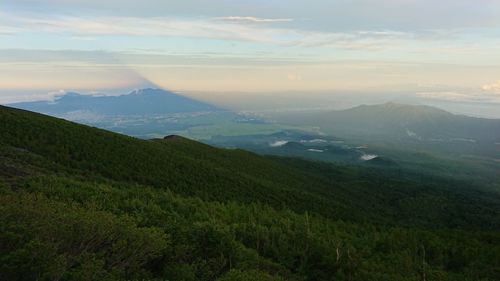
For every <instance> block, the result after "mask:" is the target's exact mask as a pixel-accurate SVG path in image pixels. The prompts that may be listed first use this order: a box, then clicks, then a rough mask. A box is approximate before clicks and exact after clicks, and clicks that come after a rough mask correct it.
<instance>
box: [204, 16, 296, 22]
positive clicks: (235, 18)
mask: <svg viewBox="0 0 500 281" xmlns="http://www.w3.org/2000/svg"><path fill="white" fill-rule="evenodd" d="M214 19H215V20H222V21H231V22H242V23H274V22H291V21H293V19H276V18H273V19H266V18H257V17H240V16H228V17H218V18H214Z"/></svg>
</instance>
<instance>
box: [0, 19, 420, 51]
mask: <svg viewBox="0 0 500 281" xmlns="http://www.w3.org/2000/svg"><path fill="white" fill-rule="evenodd" d="M291 21H293V19H289V18H258V17H253V16H246V17H240V16H228V17H219V18H195V19H193V18H189V19H188V18H177V17H152V18H144V17H118V16H106V17H102V16H101V17H80V16H67V15H59V16H51V17H46V16H44V15H37V14H34V15H25V16H22V15H8V14H6V13H0V32H1V31H2V30H13V29H14V28H15V32H16V33H23V32H26V33H33V32H38V33H47V34H60V35H68V34H69V35H70V36H71V38H74V39H77V38H85V39H87V38H92V39H95V37H96V36H134V37H135V36H155V37H190V38H206V39H207V38H208V39H216V40H232V41H250V42H258V43H265V44H274V45H279V46H302V47H332V48H339V49H350V50H361V49H362V50H378V49H381V48H389V47H390V48H395V47H397V46H399V45H401V43H402V41H404V40H412V35H411V34H409V33H403V32H397V31H392V30H373V31H370V30H368V31H356V32H350V33H339V32H320V31H304V30H302V29H297V28H290V27H289V28H285V27H279V28H278V27H274V24H279V23H283V22H291ZM249 23H267V24H264V25H262V24H249Z"/></svg>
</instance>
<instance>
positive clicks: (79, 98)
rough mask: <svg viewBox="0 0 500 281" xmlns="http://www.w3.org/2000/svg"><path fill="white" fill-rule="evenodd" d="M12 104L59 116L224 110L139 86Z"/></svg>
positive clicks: (69, 94)
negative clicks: (126, 90)
mask: <svg viewBox="0 0 500 281" xmlns="http://www.w3.org/2000/svg"><path fill="white" fill-rule="evenodd" d="M10 106H12V107H16V108H21V109H25V110H30V111H35V112H40V113H44V114H49V115H56V116H58V115H67V114H69V113H71V112H74V113H83V112H88V113H93V114H97V115H121V116H127V115H158V114H167V113H185V112H200V111H217V110H221V109H220V108H217V107H216V106H213V105H210V104H206V103H203V102H200V101H197V100H193V99H190V98H188V97H184V96H181V95H178V94H175V93H173V92H170V91H166V90H162V89H142V90H136V91H133V92H131V93H129V94H126V95H121V96H91V95H82V94H78V93H73V92H69V93H66V94H65V95H63V96H60V97H58V98H56V99H55V100H53V101H34V102H22V103H14V104H10Z"/></svg>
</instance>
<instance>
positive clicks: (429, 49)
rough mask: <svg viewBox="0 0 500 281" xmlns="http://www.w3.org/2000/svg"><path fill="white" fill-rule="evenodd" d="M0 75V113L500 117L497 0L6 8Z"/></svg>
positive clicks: (68, 0)
mask: <svg viewBox="0 0 500 281" xmlns="http://www.w3.org/2000/svg"><path fill="white" fill-rule="evenodd" d="M0 73H1V75H0V103H9V102H15V101H22V100H34V99H47V98H50V97H53V96H55V95H58V94H60V93H61V92H64V91H78V92H82V93H109V94H118V93H125V92H126V91H129V90H132V89H136V88H144V87H161V88H165V89H170V90H173V91H178V92H182V93H186V94H187V95H194V96H196V97H200V98H202V99H205V100H212V101H214V102H217V101H219V102H224V101H226V100H231V103H232V104H237V103H238V100H243V98H242V97H243V96H244V97H245V99H248V96H249V95H250V97H252V96H254V97H256V99H262V98H263V97H264V98H273V97H276V98H278V97H279V99H286V97H287V96H286V94H283V93H286V92H293V95H291V99H292V97H293V100H294V102H300V100H301V99H302V100H305V99H311V98H314V97H315V95H319V96H323V97H327V96H328V95H329V94H330V95H335V94H336V93H344V95H343V96H345V93H350V94H351V95H359V96H358V97H361V96H366V95H369V94H370V93H374V95H375V94H376V95H377V97H381V100H383V98H384V97H386V98H387V97H390V96H391V95H392V96H393V95H394V93H401V95H404V96H407V97H408V98H416V99H418V100H420V101H428V102H446V103H448V104H452V103H456V104H460V105H461V106H462V107H463V106H464V105H465V107H466V105H467V104H470V105H471V107H470V108H476V107H477V106H478V105H485V106H488V107H489V110H490V111H491V112H495V111H496V109H498V112H500V1H498V0H474V1H470V0H441V1H435V0H316V1H312V0H254V1H244V0H238V1H237V0H205V1H203V0H199V1H193V0H182V1H168V0H166V1H165V0H141V1H132V0H107V1H103V0H4V1H1V2H0ZM242 93H244V94H242ZM278 93H280V94H278ZM318 93H321V94H318ZM358 93H362V94H358ZM383 93H386V94H387V95H384V94H383ZM358 99H359V98H358ZM361 100H362V99H361ZM480 111H481V110H479V111H478V112H476V113H477V114H479V115H480V114H481V112H480ZM498 115H499V118H500V113H498Z"/></svg>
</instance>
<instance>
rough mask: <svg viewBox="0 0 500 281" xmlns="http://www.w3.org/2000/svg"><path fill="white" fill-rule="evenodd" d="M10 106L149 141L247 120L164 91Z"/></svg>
mask: <svg viewBox="0 0 500 281" xmlns="http://www.w3.org/2000/svg"><path fill="white" fill-rule="evenodd" d="M9 106H12V107H15V108H20V109H25V110H29V111H34V112H38V113H43V114H47V115H51V116H55V117H59V118H63V119H66V120H70V121H75V122H78V123H82V124H86V125H91V126H94V127H99V128H103V129H106V130H110V131H114V132H117V133H122V134H127V135H130V136H135V137H140V138H146V139H149V138H156V137H160V136H164V135H169V134H182V135H189V136H191V135H190V130H191V129H193V128H199V129H198V131H203V130H205V131H210V129H204V128H201V127H207V126H212V125H214V124H218V125H220V124H223V123H226V124H227V123H231V124H233V123H234V124H235V123H237V122H241V120H244V118H242V117H241V116H239V115H237V114H235V113H233V112H231V111H229V110H225V109H222V108H219V107H217V106H214V105H211V104H207V103H204V102H201V101H197V100H194V99H191V98H188V97H185V96H182V95H178V94H176V93H173V92H170V91H166V90H162V89H142V90H136V91H133V92H131V93H129V94H125V95H120V96H95V95H94V96H92V95H82V94H78V93H71V92H70V93H66V94H65V95H63V96H60V97H57V98H56V99H54V100H52V101H34V102H23V103H14V104H10V105H9Z"/></svg>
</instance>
